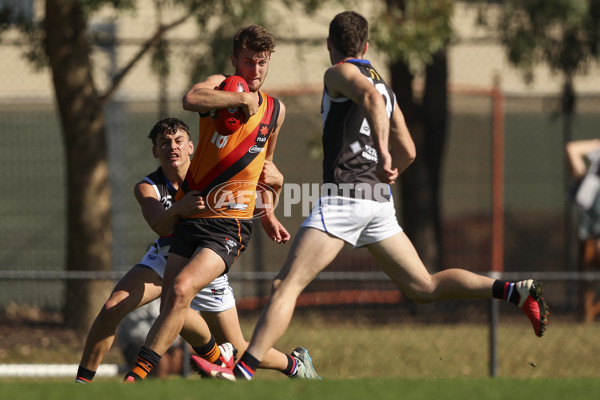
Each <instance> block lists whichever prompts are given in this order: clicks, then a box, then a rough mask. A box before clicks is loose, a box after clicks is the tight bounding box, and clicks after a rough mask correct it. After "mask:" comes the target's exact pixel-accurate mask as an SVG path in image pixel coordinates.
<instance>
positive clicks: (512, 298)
mask: <svg viewBox="0 0 600 400" xmlns="http://www.w3.org/2000/svg"><path fill="white" fill-rule="evenodd" d="M492 297H493V298H495V299H502V300H506V301H508V302H510V303H513V304H519V300H520V298H521V296H520V295H519V292H518V291H517V290H516V288H515V284H514V283H512V282H505V281H501V280H495V281H494V284H493V285H492Z"/></svg>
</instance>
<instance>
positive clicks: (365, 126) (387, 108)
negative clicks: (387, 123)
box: [360, 83, 392, 136]
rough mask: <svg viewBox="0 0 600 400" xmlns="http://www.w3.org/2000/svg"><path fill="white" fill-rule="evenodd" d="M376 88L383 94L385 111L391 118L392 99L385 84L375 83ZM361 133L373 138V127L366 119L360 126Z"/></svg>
mask: <svg viewBox="0 0 600 400" xmlns="http://www.w3.org/2000/svg"><path fill="white" fill-rule="evenodd" d="M374 86H375V89H377V91H378V92H379V93H381V96H383V100H384V101H385V111H386V112H387V115H388V118H390V117H391V115H392V101H391V99H390V94H389V93H388V91H387V90H386V89H385V85H384V84H383V83H375V84H374ZM360 133H362V134H363V135H367V136H371V127H370V126H369V122H368V121H367V119H366V118H365V119H363V122H362V125H361V126H360Z"/></svg>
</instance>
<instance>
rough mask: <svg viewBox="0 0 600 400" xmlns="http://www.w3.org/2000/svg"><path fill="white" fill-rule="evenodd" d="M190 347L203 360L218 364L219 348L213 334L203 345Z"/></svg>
mask: <svg viewBox="0 0 600 400" xmlns="http://www.w3.org/2000/svg"><path fill="white" fill-rule="evenodd" d="M192 349H194V351H195V352H196V353H197V354H198V355H199V356H200V357H202V358H204V359H205V360H207V361H209V362H211V363H214V364H219V356H220V355H221V350H220V349H219V346H217V341H216V339H215V337H214V336H211V337H210V340H209V341H208V343H206V344H205V345H202V346H196V347H192Z"/></svg>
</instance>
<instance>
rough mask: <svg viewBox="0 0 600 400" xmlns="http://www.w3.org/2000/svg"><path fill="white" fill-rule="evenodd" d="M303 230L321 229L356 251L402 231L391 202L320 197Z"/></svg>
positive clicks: (303, 224)
mask: <svg viewBox="0 0 600 400" xmlns="http://www.w3.org/2000/svg"><path fill="white" fill-rule="evenodd" d="M302 226H305V227H311V228H316V229H319V230H321V231H323V232H327V233H329V234H331V235H333V236H335V237H338V238H340V239H342V240H343V241H345V242H346V243H349V244H351V245H353V246H354V247H361V246H366V245H368V244H371V243H376V242H380V241H382V240H384V239H387V238H389V237H391V236H393V235H395V234H397V233H400V232H402V227H400V225H399V224H398V220H397V219H396V209H395V208H394V202H393V200H392V199H390V201H387V202H377V201H373V200H364V199H354V198H350V197H341V196H331V197H321V198H320V199H319V202H318V203H317V205H316V206H315V207H314V208H313V209H312V211H311V213H310V215H309V216H308V217H307V218H306V220H304V222H303V223H302Z"/></svg>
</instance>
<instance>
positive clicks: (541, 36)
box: [478, 0, 600, 269]
mask: <svg viewBox="0 0 600 400" xmlns="http://www.w3.org/2000/svg"><path fill="white" fill-rule="evenodd" d="M499 6H500V13H498V14H497V15H498V18H497V19H496V20H494V21H493V22H492V23H489V22H488V15H490V14H489V13H488V12H487V11H488V10H489V7H487V5H486V4H479V7H480V10H479V13H478V14H479V22H480V23H481V24H483V25H487V26H488V27H491V28H492V29H496V30H497V31H498V35H499V37H500V40H501V42H502V44H503V45H504V46H505V47H506V52H507V56H508V60H509V61H510V63H512V64H513V65H515V66H516V67H518V68H520V69H521V71H522V72H523V77H524V79H525V81H526V82H531V81H532V80H533V79H535V76H534V69H535V68H536V67H538V66H539V65H547V66H549V67H550V69H551V71H552V72H554V73H557V74H559V75H560V76H561V77H562V91H561V94H560V108H559V109H557V110H556V111H555V112H556V115H560V116H561V117H562V126H563V145H566V143H567V142H569V141H571V140H572V136H573V134H572V129H573V126H572V125H573V115H574V113H575V104H576V97H577V96H576V93H575V88H574V86H573V81H574V78H575V77H576V76H577V75H585V74H587V73H588V67H589V65H590V63H591V62H593V61H594V60H598V56H599V55H600V54H599V46H600V43H599V39H600V0H527V1H517V0H506V1H503V2H501V3H500V5H499ZM564 181H565V191H564V192H565V196H568V194H567V193H568V191H569V190H568V186H569V185H570V175H569V173H568V171H567V166H566V162H565V173H564ZM570 207H571V202H570V201H569V199H567V201H565V212H564V215H565V224H564V226H565V242H566V243H567V246H566V249H567V251H566V264H567V266H568V268H569V269H572V268H573V267H574V264H575V256H574V250H573V246H572V242H573V240H572V238H573V237H574V232H575V229H574V228H573V227H572V218H571V209H570ZM570 238H571V239H570Z"/></svg>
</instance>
